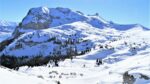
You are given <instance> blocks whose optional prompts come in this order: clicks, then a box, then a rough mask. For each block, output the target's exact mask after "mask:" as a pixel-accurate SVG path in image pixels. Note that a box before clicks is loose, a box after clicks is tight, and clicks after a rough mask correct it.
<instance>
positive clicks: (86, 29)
mask: <svg viewBox="0 0 150 84" xmlns="http://www.w3.org/2000/svg"><path fill="white" fill-rule="evenodd" d="M0 25H2V26H0V30H1V31H0V32H2V33H4V35H5V34H6V35H5V38H3V37H1V36H0V38H1V39H2V40H3V41H2V42H1V43H0V55H1V57H3V56H4V57H5V56H6V57H7V56H8V57H9V56H10V57H12V56H13V57H16V59H17V58H19V57H29V59H30V58H31V59H32V58H34V57H41V58H40V60H41V59H42V60H43V59H45V57H58V58H59V57H61V58H62V57H67V58H68V57H69V58H70V59H71V60H70V59H65V60H64V61H59V62H58V65H59V67H56V66H55V65H54V64H53V63H50V62H49V63H48V64H47V66H37V67H33V68H30V67H27V66H22V65H23V64H24V63H25V62H28V61H29V59H27V58H25V60H22V59H23V58H22V59H21V61H20V58H19V59H17V60H16V61H15V64H16V65H13V66H11V68H14V67H16V66H17V67H18V66H22V67H20V68H19V69H18V71H19V73H22V72H24V73H27V74H29V75H32V76H34V77H38V78H41V79H40V81H38V82H35V84H38V83H41V84H48V83H54V84H58V82H57V83H55V82H54V81H60V82H61V84H76V83H78V84H122V83H123V82H124V83H127V84H149V83H150V74H149V73H150V61H149V60H150V56H149V55H150V38H149V37H148V36H149V34H150V30H149V29H148V28H145V27H143V26H142V25H139V24H129V25H122V24H117V23H114V22H110V21H107V20H104V19H103V18H101V17H100V16H99V15H98V14H95V15H91V16H89V15H85V14H84V13H82V12H80V11H73V10H71V9H69V8H61V7H58V8H47V7H37V8H31V9H30V10H29V12H28V13H27V15H26V16H25V17H24V18H23V19H22V22H20V23H19V24H18V25H17V24H16V23H7V22H2V21H1V24H0ZM2 35H3V34H2ZM6 37H8V38H6ZM13 59H15V58H13ZM97 59H101V61H102V65H100V66H99V65H97V64H96V63H95V62H96V60H97ZM7 61H8V60H7ZM37 61H39V59H38V60H37ZM10 62H11V61H10ZM1 63H5V62H3V61H1ZM36 63H37V62H36ZM130 63H132V64H130ZM6 64H7V63H6ZM12 64H13V63H12ZM39 64H40V63H39ZM8 65H9V66H10V65H11V64H9V63H8ZM0 70H2V71H3V70H5V71H4V73H6V74H10V73H9V71H8V69H5V68H1V69H0ZM14 72H15V71H14ZM12 75H16V77H18V76H23V74H18V72H17V73H16V72H15V73H12ZM104 76H105V78H104ZM23 77H27V76H26V75H24V76H23ZM23 77H22V78H23ZM34 79H35V80H39V79H37V78H34ZM10 80H12V81H13V80H15V79H10ZM18 80H21V81H23V80H22V79H18ZM26 80H27V79H26ZM0 81H2V80H1V77H0ZM28 81H29V82H30V80H28ZM3 82H4V83H6V82H5V80H4V81H3ZM7 84H8V83H7ZM18 84H19V83H18Z"/></svg>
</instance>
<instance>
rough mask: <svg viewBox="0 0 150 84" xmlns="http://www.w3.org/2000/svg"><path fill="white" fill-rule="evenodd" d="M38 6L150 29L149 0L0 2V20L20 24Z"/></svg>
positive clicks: (3, 0) (15, 0) (7, 0)
mask: <svg viewBox="0 0 150 84" xmlns="http://www.w3.org/2000/svg"><path fill="white" fill-rule="evenodd" d="M39 6H47V7H52V8H53V7H66V8H70V9H73V10H76V11H77V10H79V11H82V12H83V13H85V14H95V13H99V15H100V16H101V17H103V18H104V19H106V20H108V21H113V22H116V23H120V24H134V23H138V24H142V25H144V26H146V27H149V28H150V0H0V20H8V21H17V22H20V21H21V20H22V19H23V17H24V16H25V15H26V14H27V12H28V10H29V9H30V8H33V7H39Z"/></svg>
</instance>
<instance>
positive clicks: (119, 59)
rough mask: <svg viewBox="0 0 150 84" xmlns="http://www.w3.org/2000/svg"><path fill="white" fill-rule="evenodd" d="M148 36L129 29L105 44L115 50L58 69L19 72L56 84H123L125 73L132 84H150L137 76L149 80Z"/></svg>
mask: <svg viewBox="0 0 150 84" xmlns="http://www.w3.org/2000/svg"><path fill="white" fill-rule="evenodd" d="M107 31H108V30H107ZM139 32H140V33H139ZM137 33H139V34H137ZM149 33H150V31H143V30H142V29H139V28H137V29H131V30H128V31H126V32H122V37H121V38H120V37H119V38H117V40H116V41H111V42H108V43H109V44H108V45H111V46H113V47H114V50H111V49H104V50H102V49H99V48H98V47H97V48H96V49H93V50H92V51H91V52H90V53H87V54H85V55H81V56H78V57H76V58H74V59H73V60H70V59H67V60H65V61H62V62H59V65H60V66H59V67H53V65H52V64H48V65H47V66H39V67H33V68H29V67H21V68H20V69H19V71H20V72H23V73H27V74H34V75H42V76H43V77H45V78H51V79H52V80H59V81H60V83H61V84H122V82H123V74H124V73H125V72H126V71H128V72H129V74H133V75H134V76H135V78H136V80H135V81H134V84H150V79H144V78H140V74H143V75H145V76H147V77H149V78H150V61H149V60H150V56H149V55H150V46H149V45H150V38H149V37H147V36H148V35H149ZM124 42H127V44H126V43H124ZM131 46H132V47H135V46H136V49H135V51H136V52H137V53H135V51H131ZM97 58H103V62H104V64H103V65H100V66H96V59H97ZM49 65H50V66H51V67H48V66H49Z"/></svg>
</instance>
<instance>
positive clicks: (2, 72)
mask: <svg viewBox="0 0 150 84" xmlns="http://www.w3.org/2000/svg"><path fill="white" fill-rule="evenodd" d="M0 83H1V84H48V83H49V84H56V83H55V81H52V80H44V79H42V78H38V77H36V76H30V75H27V74H25V73H20V72H17V71H14V70H10V69H7V68H4V67H1V66H0Z"/></svg>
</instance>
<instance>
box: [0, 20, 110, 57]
mask: <svg viewBox="0 0 150 84" xmlns="http://www.w3.org/2000/svg"><path fill="white" fill-rule="evenodd" d="M22 31H23V32H27V33H25V34H23V35H21V36H20V37H18V38H17V39H15V41H14V42H12V43H11V44H10V45H9V46H8V47H7V48H6V49H4V50H3V52H2V53H3V54H5V55H13V56H37V55H42V56H49V55H53V53H54V51H55V50H54V49H55V48H56V47H58V48H59V47H61V49H60V51H61V52H62V55H65V54H66V49H67V48H68V47H69V46H68V45H66V46H64V47H63V45H65V44H66V41H67V40H68V39H71V41H74V44H71V45H70V46H72V47H76V48H77V51H78V52H81V51H84V50H86V49H87V48H89V49H91V48H93V46H94V45H96V44H99V43H101V42H102V43H103V42H104V41H106V40H107V39H111V38H112V36H111V35H112V34H110V35H109V33H105V32H102V31H101V30H100V29H99V28H94V27H93V26H91V25H90V24H88V23H85V22H75V23H71V24H65V25H62V26H58V27H55V28H49V29H44V30H34V31H33V30H20V32H22ZM106 34H107V38H106V37H105V36H106ZM108 37H110V38H108ZM54 38H56V39H54ZM54 41H59V42H61V44H58V43H56V42H54ZM18 45H20V46H18ZM31 50H35V51H31ZM30 51H31V52H30ZM29 52H30V53H29Z"/></svg>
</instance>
